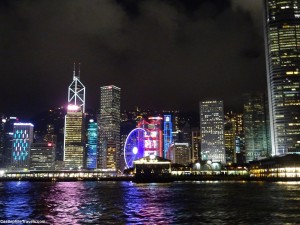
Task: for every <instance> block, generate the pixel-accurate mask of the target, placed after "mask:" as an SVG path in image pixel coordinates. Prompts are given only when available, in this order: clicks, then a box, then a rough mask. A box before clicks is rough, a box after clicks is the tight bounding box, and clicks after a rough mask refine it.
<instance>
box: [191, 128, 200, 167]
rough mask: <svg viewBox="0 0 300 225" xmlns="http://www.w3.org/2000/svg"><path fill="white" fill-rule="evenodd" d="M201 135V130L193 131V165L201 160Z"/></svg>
mask: <svg viewBox="0 0 300 225" xmlns="http://www.w3.org/2000/svg"><path fill="white" fill-rule="evenodd" d="M200 147H201V135H200V131H199V128H197V129H193V130H192V155H191V160H192V162H193V163H196V162H198V161H199V160H200V159H201V152H200Z"/></svg>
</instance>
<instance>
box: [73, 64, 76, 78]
mask: <svg viewBox="0 0 300 225" xmlns="http://www.w3.org/2000/svg"><path fill="white" fill-rule="evenodd" d="M75 76H76V73H75V62H74V67H73V79H74V78H75Z"/></svg>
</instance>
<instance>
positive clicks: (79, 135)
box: [64, 65, 85, 170]
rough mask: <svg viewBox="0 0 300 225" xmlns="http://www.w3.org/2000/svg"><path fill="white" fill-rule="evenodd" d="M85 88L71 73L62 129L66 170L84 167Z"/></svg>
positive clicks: (77, 77)
mask: <svg viewBox="0 0 300 225" xmlns="http://www.w3.org/2000/svg"><path fill="white" fill-rule="evenodd" d="M84 112H85V86H84V85H83V84H82V83H81V82H80V69H79V71H78V74H77V75H76V73H75V65H74V71H73V81H72V83H71V84H70V86H69V88H68V110H67V115H66V116H65V127H64V163H65V168H66V169H73V170H74V169H75V170H76V169H81V168H83V167H85V148H84V146H85V135H84V130H85V127H84V124H85V122H84V121H85V113H84Z"/></svg>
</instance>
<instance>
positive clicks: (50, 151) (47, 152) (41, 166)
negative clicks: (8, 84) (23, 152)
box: [30, 142, 55, 170]
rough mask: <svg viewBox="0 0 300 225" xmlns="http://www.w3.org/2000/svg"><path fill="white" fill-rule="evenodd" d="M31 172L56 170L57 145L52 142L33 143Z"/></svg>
mask: <svg viewBox="0 0 300 225" xmlns="http://www.w3.org/2000/svg"><path fill="white" fill-rule="evenodd" d="M30 169H31V170H54V169H55V144H54V143H52V142H40V143H32V145H31V149H30Z"/></svg>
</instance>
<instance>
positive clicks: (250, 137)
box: [244, 93, 270, 162]
mask: <svg viewBox="0 0 300 225" xmlns="http://www.w3.org/2000/svg"><path fill="white" fill-rule="evenodd" d="M266 105H267V104H266V98H265V95H263V94H260V93H257V94H245V95H244V132H245V151H246V161H247V162H249V161H252V160H255V159H258V158H261V157H267V156H269V155H270V149H269V148H270V146H269V145H270V144H269V135H268V129H267V128H268V121H267V110H266Z"/></svg>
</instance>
